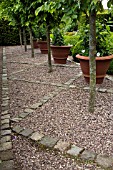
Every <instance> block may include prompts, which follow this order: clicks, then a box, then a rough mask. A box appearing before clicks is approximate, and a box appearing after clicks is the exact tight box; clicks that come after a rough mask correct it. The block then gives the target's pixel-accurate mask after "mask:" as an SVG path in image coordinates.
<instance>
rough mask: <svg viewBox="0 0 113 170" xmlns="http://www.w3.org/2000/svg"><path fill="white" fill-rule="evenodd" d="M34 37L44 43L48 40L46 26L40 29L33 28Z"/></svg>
mask: <svg viewBox="0 0 113 170" xmlns="http://www.w3.org/2000/svg"><path fill="white" fill-rule="evenodd" d="M33 37H34V38H37V39H38V40H42V41H46V40H47V36H46V28H45V27H44V25H41V26H40V27H37V26H35V27H33Z"/></svg>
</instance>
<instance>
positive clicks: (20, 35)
mask: <svg viewBox="0 0 113 170" xmlns="http://www.w3.org/2000/svg"><path fill="white" fill-rule="evenodd" d="M19 37H20V45H21V47H22V34H21V28H19Z"/></svg>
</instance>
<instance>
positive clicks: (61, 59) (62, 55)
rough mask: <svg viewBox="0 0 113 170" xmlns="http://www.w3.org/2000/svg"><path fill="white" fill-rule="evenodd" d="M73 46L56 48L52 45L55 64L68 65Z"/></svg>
mask: <svg viewBox="0 0 113 170" xmlns="http://www.w3.org/2000/svg"><path fill="white" fill-rule="evenodd" d="M71 47H72V46H54V45H51V51H52V56H53V59H54V63H56V64H66V60H67V57H68V55H69V52H70V48H71Z"/></svg>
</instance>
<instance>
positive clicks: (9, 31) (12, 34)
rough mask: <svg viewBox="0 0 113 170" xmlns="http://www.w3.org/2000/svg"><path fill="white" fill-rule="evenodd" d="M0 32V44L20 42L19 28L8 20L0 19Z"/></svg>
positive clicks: (16, 43) (17, 43)
mask: <svg viewBox="0 0 113 170" xmlns="http://www.w3.org/2000/svg"><path fill="white" fill-rule="evenodd" d="M0 32H1V35H0V46H4V45H19V44H20V40H19V32H18V29H17V28H14V27H13V26H11V25H9V22H8V21H4V20H0Z"/></svg>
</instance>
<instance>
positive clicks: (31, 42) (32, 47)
mask: <svg viewBox="0 0 113 170" xmlns="http://www.w3.org/2000/svg"><path fill="white" fill-rule="evenodd" d="M29 33H30V44H31V57H32V58H34V46H33V35H32V28H31V27H30V28H29Z"/></svg>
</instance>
